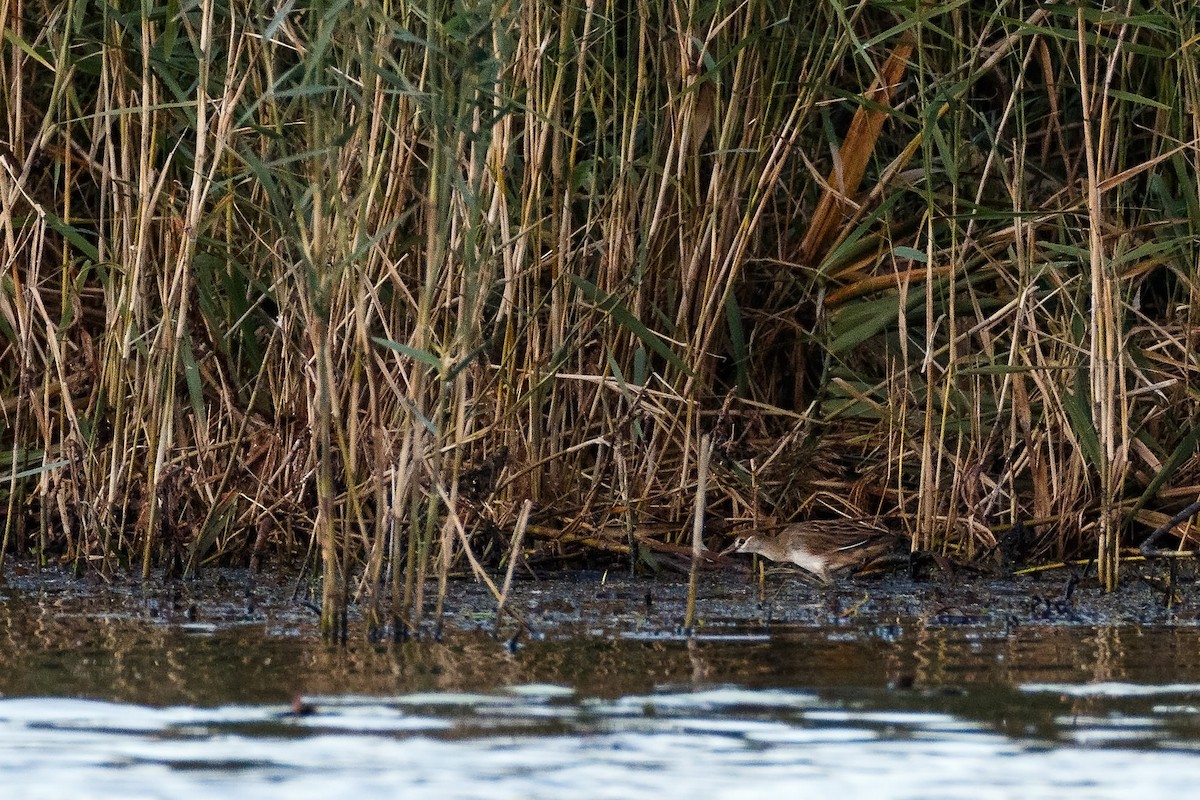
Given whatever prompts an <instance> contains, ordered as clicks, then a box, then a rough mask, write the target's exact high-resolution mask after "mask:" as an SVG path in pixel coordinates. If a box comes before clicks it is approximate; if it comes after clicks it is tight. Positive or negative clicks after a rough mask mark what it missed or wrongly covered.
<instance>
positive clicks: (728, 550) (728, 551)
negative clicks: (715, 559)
mask: <svg viewBox="0 0 1200 800" xmlns="http://www.w3.org/2000/svg"><path fill="white" fill-rule="evenodd" d="M737 544H738V543H737V540H736V539H734V541H733V544H731V545H729V547H726V548H725V549H724V550H722V551H721V552H719V553H717V555H719V556H728V555H732V554H733V553H735V552H737Z"/></svg>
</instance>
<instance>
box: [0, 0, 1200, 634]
mask: <svg viewBox="0 0 1200 800" xmlns="http://www.w3.org/2000/svg"><path fill="white" fill-rule="evenodd" d="M1135 12H1136V13H1135ZM0 22H2V23H3V26H4V29H5V36H4V38H3V42H2V44H0V47H2V49H0V55H2V58H0V93H2V95H3V97H2V100H0V113H2V118H0V126H2V129H0V141H3V142H4V146H3V148H0V263H2V264H3V268H4V279H3V285H2V293H0V333H2V334H3V340H4V345H5V346H4V349H3V351H2V352H0V385H2V387H3V404H4V405H3V411H4V414H3V421H2V423H0V424H3V436H4V445H5V453H4V456H3V461H2V462H0V463H2V465H3V468H4V470H5V473H6V479H5V481H4V484H3V490H2V491H3V500H4V504H5V505H4V509H5V517H4V542H3V547H4V552H19V553H29V552H33V553H35V554H38V555H39V556H40V557H42V558H50V557H56V558H60V559H63V560H66V561H70V562H72V563H75V564H77V565H80V566H83V565H85V564H89V565H94V566H96V567H97V568H100V569H111V568H113V567H114V566H117V565H119V564H125V563H129V564H130V565H131V566H135V567H136V568H137V569H139V570H140V571H142V572H143V573H146V572H148V571H149V570H150V569H151V568H152V567H153V566H155V565H156V564H158V565H163V566H166V567H168V568H171V567H172V565H177V566H179V567H181V568H184V569H188V570H191V569H195V568H196V567H197V566H199V565H200V564H202V563H205V562H208V561H212V560H216V559H227V560H240V559H243V558H244V557H245V552H246V551H247V549H249V548H251V547H253V548H254V551H255V555H261V554H262V553H263V552H292V551H296V550H300V551H303V549H304V548H316V550H315V551H313V550H310V551H309V552H310V553H313V554H314V556H315V555H316V554H317V553H319V563H320V564H321V565H322V568H321V569H322V573H323V577H324V582H323V587H324V589H323V591H324V597H323V599H324V607H325V609H326V615H325V617H324V618H323V624H324V627H325V630H326V631H327V632H329V633H331V634H333V635H337V632H338V631H339V630H344V611H345V605H346V602H347V598H348V597H350V596H351V595H352V596H353V597H355V598H357V599H358V600H360V601H361V602H362V603H363V604H364V606H365V607H366V608H367V609H368V610H369V616H370V619H371V621H372V623H373V625H375V626H382V625H384V624H386V623H387V622H388V621H389V619H390V620H391V621H393V622H394V623H395V624H396V625H397V627H399V628H404V627H406V626H411V625H413V624H415V623H416V622H417V621H418V620H419V619H420V617H421V615H422V613H424V611H425V609H428V608H431V607H432V608H433V609H434V610H438V609H440V600H441V598H442V597H443V596H444V592H445V581H446V578H447V576H448V575H449V574H450V573H451V572H452V571H456V570H459V569H460V568H463V567H462V566H460V565H465V568H466V569H467V570H469V571H470V572H472V573H474V574H476V575H478V576H479V577H481V578H486V577H487V576H488V575H489V573H495V570H494V569H492V567H491V565H490V561H495V560H497V559H503V558H507V557H516V558H519V557H522V554H521V553H516V552H514V553H513V554H512V555H511V556H508V555H507V554H508V552H509V551H508V548H507V547H505V546H504V545H503V542H502V541H501V542H500V543H498V544H495V545H494V546H493V545H492V544H489V541H491V539H494V538H495V534H496V532H499V536H500V539H501V540H503V539H504V538H505V536H507V534H508V533H509V532H511V531H512V529H513V526H514V524H515V520H516V517H517V514H518V510H519V509H520V508H521V506H522V504H523V503H524V502H525V501H527V500H528V501H532V502H533V511H532V515H531V520H530V524H529V526H528V542H527V544H528V545H529V546H528V547H527V548H525V554H526V555H529V556H531V557H535V558H540V559H542V560H543V561H550V562H551V563H553V562H554V560H555V559H559V560H562V561H568V562H569V561H570V560H571V559H572V558H573V557H576V556H579V555H580V554H581V553H583V552H584V551H586V550H587V549H588V548H595V547H599V548H603V549H605V550H607V551H609V552H616V553H624V554H628V556H629V558H631V559H635V558H640V559H641V560H642V561H644V562H645V563H646V564H648V565H651V566H654V565H655V564H656V563H657V561H656V556H655V555H654V551H655V548H656V547H657V549H658V550H662V549H664V548H663V546H664V545H672V544H679V543H681V542H683V541H685V537H686V535H687V524H686V520H687V519H688V517H689V514H690V511H689V507H688V506H689V500H690V498H692V497H693V496H694V494H695V492H696V480H697V456H698V454H697V452H696V450H695V446H696V445H695V443H696V442H698V441H700V438H701V436H702V435H703V434H706V433H711V434H712V435H713V439H714V442H715V444H716V451H715V454H714V457H713V463H712V470H711V475H710V477H709V485H708V489H707V495H706V496H707V504H708V508H709V509H710V512H711V513H712V514H713V515H715V516H718V517H725V518H729V519H734V520H742V521H746V520H764V519H767V518H776V519H792V518H797V517H808V516H829V515H835V514H848V515H853V514H887V515H891V516H893V517H896V518H898V519H900V520H902V521H903V524H905V525H906V526H907V527H908V529H909V532H910V533H911V534H912V535H913V537H914V545H915V546H918V547H921V548H936V549H938V550H940V551H943V552H946V553H950V554H953V555H957V556H960V557H964V558H970V557H975V556H979V555H983V554H988V553H990V552H991V551H992V549H993V547H994V545H995V544H996V532H997V531H1000V530H1003V529H1005V528H1006V527H1008V526H1010V525H1012V524H1013V523H1014V522H1016V521H1018V520H1025V521H1027V522H1029V523H1030V525H1031V527H1032V529H1033V530H1035V531H1036V532H1037V533H1038V535H1039V536H1038V538H1037V539H1036V541H1035V542H1034V543H1033V544H1032V545H1031V547H1030V548H1029V549H1028V550H1027V551H1026V552H1025V553H1024V554H1023V555H1024V556H1026V557H1032V558H1036V557H1040V556H1045V555H1057V556H1061V555H1064V554H1066V553H1068V552H1074V551H1080V550H1082V551H1083V552H1085V553H1086V552H1094V553H1097V554H1098V555H1099V556H1100V563H1101V565H1102V576H1103V578H1104V580H1105V581H1106V583H1108V584H1109V585H1112V583H1113V581H1115V578H1116V572H1115V565H1116V559H1117V557H1118V556H1119V550H1118V548H1117V544H1118V536H1119V535H1120V534H1121V531H1122V530H1132V531H1136V530H1139V529H1147V530H1148V529H1149V528H1152V527H1154V526H1155V525H1156V524H1157V523H1159V522H1161V521H1163V520H1164V519H1166V517H1167V516H1169V514H1170V512H1171V511H1172V510H1173V509H1175V508H1178V507H1179V506H1182V505H1184V504H1186V503H1187V502H1188V501H1190V500H1193V499H1195V498H1196V496H1197V495H1198V494H1200V468H1198V467H1200V464H1198V461H1197V456H1196V450H1197V443H1198V440H1200V428H1198V426H1197V420H1198V419H1200V415H1198V414H1197V404H1198V400H1200V394H1198V392H1197V386H1198V385H1200V382H1198V380H1197V375H1198V369H1200V367H1198V365H1197V362H1196V357H1195V352H1196V344H1197V329H1196V325H1197V316H1198V315H1200V293H1198V287H1197V263H1198V261H1200V255H1198V253H1200V248H1198V247H1197V227H1198V225H1200V200H1198V195H1200V182H1198V180H1197V169H1196V167H1197V158H1198V156H1200V146H1198V145H1197V142H1198V141H1200V113H1198V112H1197V109H1200V68H1198V67H1197V64H1200V60H1198V59H1197V52H1196V50H1197V47H1200V44H1198V42H1200V39H1198V38H1197V21H1196V14H1195V11H1194V10H1193V9H1191V7H1190V4H1174V5H1171V6H1170V7H1169V8H1166V7H1163V6H1161V5H1160V6H1156V7H1155V9H1154V10H1146V9H1142V8H1140V7H1135V6H1133V5H1130V6H1128V7H1127V8H1122V9H1113V10H1098V9H1090V8H1079V9H1075V8H1068V7H1061V8H1060V7H1046V6H1043V5H1041V4H1038V3H1034V2H1000V3H998V4H995V5H994V6H989V7H987V8H986V9H975V8H973V7H971V6H969V5H964V4H955V3H947V4H939V3H923V4H913V5H912V6H904V5H903V4H900V5H897V4H894V3H886V4H885V3H871V2H865V3H861V4H858V5H855V6H851V7H842V6H839V5H836V4H826V3H808V4H794V3H771V2H763V1H762V0H752V2H748V3H742V4H709V5H704V6H700V5H698V4H695V3H683V2H675V3H670V4H667V5H665V6H654V7H650V6H647V5H644V4H617V3H609V4H594V3H592V4H582V5H581V4H568V3H554V4H543V3H523V4H512V3H489V2H477V3H470V4H466V3H455V2H450V1H449V0H428V2H425V3H423V4H419V3H418V4H410V3H382V4H380V3H368V2H358V3H335V4H306V3H300V4H284V5H282V6H280V5H273V4H263V3H259V2H246V1H245V0H233V2H230V3H227V4H224V5H221V4H216V3H213V2H211V0H201V2H199V3H183V4H179V5H175V4H168V5H165V6H151V5H147V4H143V5H140V6H128V7H123V6H120V5H118V6H113V5H104V4H94V3H92V2H90V0H72V1H71V2H68V3H59V2H53V0H33V2H28V1H27V2H24V3H20V4H18V3H16V2H14V0H0ZM502 448H506V450H505V452H507V453H508V454H510V455H509V458H508V459H507V466H506V467H504V468H503V469H502V470H500V471H496V470H493V472H494V473H495V474H493V475H492V476H491V481H490V485H476V484H480V482H478V481H475V482H474V483H473V484H472V485H474V486H475V488H474V489H470V490H468V489H467V488H466V487H465V484H464V481H463V477H464V476H465V475H467V474H469V472H470V471H471V470H472V469H473V468H475V467H477V466H478V465H479V464H482V463H486V462H487V460H488V459H489V458H490V457H491V456H493V455H494V454H496V453H498V452H500V451H501V449H502ZM482 483H484V484H486V483H488V482H487V481H484V482H482ZM252 532H253V533H252ZM489 532H490V533H489ZM489 537H491V538H489ZM668 549H669V548H668ZM489 560H490V561H489ZM435 576H436V577H437V578H438V579H439V586H438V590H437V597H436V599H435V600H434V602H433V604H432V605H431V603H430V598H429V597H427V595H426V592H427V583H428V579H429V578H430V577H435ZM498 591H499V590H498Z"/></svg>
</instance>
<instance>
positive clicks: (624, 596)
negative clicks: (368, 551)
mask: <svg viewBox="0 0 1200 800" xmlns="http://www.w3.org/2000/svg"><path fill="white" fill-rule="evenodd" d="M1123 569H1124V572H1123V575H1122V582H1121V586H1120V588H1119V589H1118V591H1116V592H1112V593H1105V592H1103V591H1102V590H1101V589H1100V587H1099V586H1098V585H1097V583H1096V581H1095V579H1094V576H1093V577H1089V575H1088V571H1087V569H1086V568H1085V567H1077V568H1062V569H1056V570H1047V571H1044V572H1040V573H1034V574H1029V575H1023V576H1010V577H1000V578H997V577H978V576H962V575H954V576H949V577H945V576H941V577H938V578H937V579H936V580H935V579H930V580H914V579H912V578H910V577H909V576H907V575H905V574H902V572H901V571H897V572H893V573H891V574H886V575H881V576H871V577H846V578H840V579H838V580H836V581H834V582H833V583H832V584H831V585H828V586H824V585H819V584H817V583H815V582H814V581H813V580H812V579H811V578H809V577H808V576H807V575H806V574H805V573H803V572H801V571H800V570H798V569H792V568H790V567H782V568H775V569H769V570H767V571H766V573H765V575H762V576H760V575H758V574H756V573H753V572H752V571H750V570H748V569H746V568H744V567H741V566H739V567H738V568H731V569H728V570H723V571H709V572H704V573H702V574H701V576H700V582H699V585H698V590H697V602H696V618H695V625H694V626H693V629H692V630H690V631H688V630H684V628H683V625H684V621H685V615H686V607H687V592H688V587H687V580H686V578H683V577H680V576H677V575H659V576H630V575H629V574H628V572H627V571H626V570H621V569H616V568H615V569H612V570H609V571H577V572H569V573H562V574H556V575H550V576H547V577H543V578H541V579H537V580H532V579H527V580H520V581H516V582H515V583H514V585H513V587H512V589H511V591H510V594H509V597H508V598H507V600H506V603H505V612H504V613H503V614H502V615H501V616H500V617H499V618H497V613H496V607H497V603H496V599H495V598H494V597H493V596H492V594H491V592H490V591H489V590H488V589H487V587H486V586H484V585H483V584H481V583H477V582H474V581H471V580H466V579H458V580H454V581H451V583H450V585H449V590H448V592H447V597H446V601H445V608H444V614H443V622H442V625H440V626H439V625H438V622H437V620H436V619H434V618H433V614H432V610H429V611H427V612H426V613H425V615H424V616H423V618H422V619H421V620H420V621H419V623H418V624H417V625H416V626H415V628H414V629H413V631H412V634H413V635H415V636H416V637H418V638H425V637H438V636H442V635H451V634H453V633H454V632H456V631H470V632H488V633H492V634H493V635H496V636H498V637H501V638H504V639H506V640H510V641H511V642H512V643H513V644H514V646H516V645H519V643H520V642H522V641H536V640H543V639H562V638H578V637H599V638H612V637H629V636H635V637H646V638H654V637H667V638H677V637H680V636H686V635H694V636H698V637H703V636H705V635H706V634H718V635H728V634H730V633H732V632H736V631H740V632H746V633H764V632H769V631H770V630H771V629H772V628H775V627H779V626H784V627H786V628H792V629H794V628H797V627H800V628H804V627H813V628H829V627H836V626H839V625H851V624H853V625H856V626H861V625H882V626H886V625H888V624H892V623H894V622H896V621H898V620H904V621H905V622H906V623H909V622H912V621H916V622H919V623H921V624H923V625H925V626H935V627H936V626H982V627H985V628H990V629H1006V630H1007V629H1013V628H1016V627H1019V626H1022V625H1031V624H1032V625H1039V626H1041V625H1047V624H1050V625H1093V626H1094V625H1157V624H1174V625H1196V624H1200V575H1198V573H1200V570H1198V569H1197V565H1196V563H1195V562H1193V561H1181V562H1178V564H1177V566H1176V568H1175V569H1174V573H1175V574H1174V575H1173V576H1172V574H1171V572H1172V570H1171V568H1170V567H1169V565H1168V564H1167V563H1166V562H1155V563H1133V564H1127V565H1126V566H1125V567H1124V568H1123ZM435 593H436V585H435V584H433V583H431V584H430V585H429V586H428V587H427V590H426V595H427V606H429V607H430V609H432V606H433V603H432V599H433V596H434V594H435ZM318 596H319V590H318V587H316V586H315V585H312V584H310V583H305V582H299V583H298V582H297V581H296V580H295V579H294V577H289V576H286V575H283V574H266V575H253V574H251V573H250V572H249V571H247V570H239V569H210V570H206V571H203V572H201V573H200V574H199V575H198V576H196V577H195V578H192V579H189V580H174V581H163V580H159V579H151V580H149V581H145V582H143V581H140V580H135V579H133V578H130V577H124V576H118V577H109V578H103V577H101V576H99V575H96V574H87V575H84V576H82V577H75V576H73V575H72V574H70V573H69V572H68V571H66V570H62V569H58V568H47V569H40V570H39V569H35V568H33V567H32V566H30V565H28V564H16V565H10V566H9V567H8V568H7V569H6V575H5V582H4V584H3V585H0V602H3V603H5V604H9V603H12V604H19V605H22V606H26V607H31V606H36V607H39V608H40V609H42V610H43V611H44V612H47V613H50V614H52V615H53V616H54V617H56V618H58V619H76V620H86V619H93V620H104V619H109V620H113V619H118V620H144V621H145V622H146V623H147V624H151V625H163V626H180V627H183V628H186V629H211V630H217V629H220V628H225V627H231V626H239V625H246V624H253V625H260V626H265V631H266V633H267V634H268V635H281V636H301V637H308V636H316V635H317V630H318V620H319V607H318V605H317V600H316V598H317V597H318ZM384 608H385V609H386V604H385V606H384ZM350 616H351V629H352V630H351V634H350V635H351V636H355V635H360V634H364V633H365V631H364V630H363V626H364V622H363V618H364V606H363V604H362V602H352V603H351V607H350ZM395 633H396V631H393V630H391V628H390V626H389V628H388V629H387V630H384V631H382V632H381V635H382V636H384V637H387V638H391V637H393V636H394V634H395Z"/></svg>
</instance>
